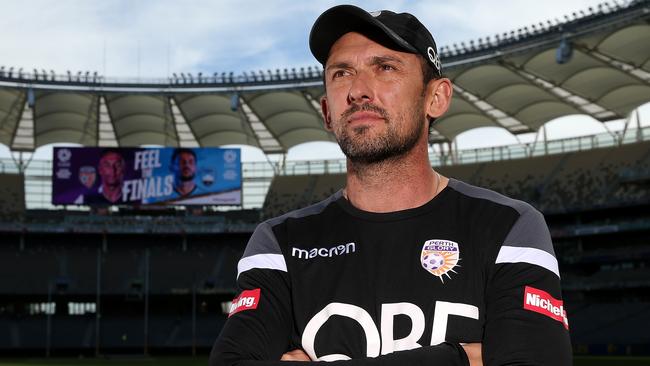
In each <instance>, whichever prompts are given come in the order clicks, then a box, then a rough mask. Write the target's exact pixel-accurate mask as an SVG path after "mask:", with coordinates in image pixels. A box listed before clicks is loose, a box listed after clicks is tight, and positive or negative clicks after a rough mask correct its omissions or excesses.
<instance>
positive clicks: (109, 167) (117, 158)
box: [84, 149, 126, 204]
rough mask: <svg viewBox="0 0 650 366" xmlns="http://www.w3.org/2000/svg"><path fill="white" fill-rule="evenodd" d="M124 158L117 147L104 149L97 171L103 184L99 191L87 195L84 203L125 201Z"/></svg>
mask: <svg viewBox="0 0 650 366" xmlns="http://www.w3.org/2000/svg"><path fill="white" fill-rule="evenodd" d="M125 168H126V165H125V163H124V158H123V157H122V155H121V154H120V152H119V151H118V150H116V149H106V150H104V151H102V153H101V155H100V158H99V164H98V165H97V171H98V172H99V176H100V178H101V181H102V183H101V185H100V186H99V188H98V189H97V192H96V193H94V194H91V195H87V196H86V197H85V199H84V203H90V204H100V203H103V204H117V203H121V202H123V197H122V186H123V185H124V169H125Z"/></svg>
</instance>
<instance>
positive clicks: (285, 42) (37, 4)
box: [0, 0, 650, 160]
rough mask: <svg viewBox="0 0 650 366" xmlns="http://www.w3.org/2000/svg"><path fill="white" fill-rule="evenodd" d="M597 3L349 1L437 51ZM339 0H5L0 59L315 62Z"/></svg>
mask: <svg viewBox="0 0 650 366" xmlns="http://www.w3.org/2000/svg"><path fill="white" fill-rule="evenodd" d="M621 1H622V0H619V2H621ZM599 2H602V0H601V1H597V0H546V1H543V2H542V1H539V0H535V1H533V0H518V1H517V0H499V1H487V0H463V1H459V0H447V1H439V0H438V1H424V0H420V1H415V0H414V1H406V0H377V1H363V2H361V1H353V2H351V3H353V4H356V5H359V6H361V7H363V8H365V9H367V10H369V11H372V10H381V9H390V10H394V11H399V12H402V11H405V12H410V13H412V14H415V15H416V16H417V17H418V18H419V19H420V20H421V21H422V23H424V25H425V26H427V28H428V29H429V30H430V31H431V33H432V34H433V35H434V38H435V39H436V42H437V44H438V47H439V48H440V47H441V46H446V45H449V46H451V45H452V44H454V43H460V42H466V43H467V41H469V40H474V39H478V38H480V37H485V36H493V35H494V34H496V33H503V32H506V31H509V30H513V29H517V28H520V27H523V26H527V25H530V24H532V23H537V22H540V21H546V20H549V19H551V20H553V19H556V18H557V19H563V17H564V15H565V14H570V13H572V12H574V11H578V10H586V9H587V8H588V7H590V6H591V7H596V6H597V4H598V3H599ZM338 4H340V2H336V1H326V0H317V1H296V0H291V1H287V0H277V1H273V0H254V1H253V0H252V1H245V0H210V1H208V0H189V1H177V0H173V1H171V0H150V1H147V0H111V1H86V0H56V1H52V0H30V1H24V0H19V1H16V0H4V1H3V2H2V7H1V9H2V13H3V24H2V32H0V55H2V57H1V58H0V65H4V66H5V67H11V66H13V67H14V68H16V69H17V68H21V67H22V68H24V69H25V70H26V71H27V72H31V70H32V69H34V68H36V69H38V70H47V71H48V72H49V71H50V70H54V71H55V72H56V73H57V74H65V73H66V72H67V70H70V71H72V72H73V73H75V72H76V71H84V72H85V71H90V72H94V71H97V72H98V73H99V74H102V75H104V76H106V77H108V78H111V77H119V78H141V79H151V78H166V77H167V76H169V75H171V74H172V73H177V74H178V73H181V72H184V73H188V72H189V73H192V74H197V73H199V72H202V73H203V74H210V75H211V74H212V73H214V72H219V73H221V72H224V71H225V72H230V71H232V72H235V73H236V74H240V73H242V72H245V71H246V72H250V71H253V70H254V71H257V70H267V69H272V70H274V69H276V68H281V69H283V68H292V67H296V68H299V67H308V66H316V65H317V62H316V60H315V59H314V58H313V57H312V55H311V53H310V52H309V47H308V34H309V31H310V29H311V26H312V24H313V22H314V20H315V19H316V18H317V17H318V15H319V14H321V13H322V12H323V11H324V10H326V9H328V8H330V7H331V6H334V5H338ZM443 63H444V60H443ZM443 67H444V64H443ZM648 109H650V108H645V109H644V113H643V116H645V115H648V118H644V119H650V113H646V110H648ZM585 118H587V117H585ZM582 123H583V122H580V123H577V124H575V123H574V124H573V125H580V128H574V129H573V130H574V132H580V133H584V132H585V131H591V129H592V128H600V130H599V131H600V132H602V131H604V129H603V127H602V125H600V124H599V123H598V122H594V121H593V120H592V121H588V120H587V121H586V122H584V126H587V125H589V126H591V127H589V128H586V127H584V126H583V124H582ZM565 124H566V123H565ZM612 126H614V124H612ZM593 131H594V132H598V131H596V130H593ZM486 134H487V136H491V135H494V139H493V138H492V137H489V138H486ZM554 134H557V136H559V137H563V136H564V135H566V133H565V132H557V133H556V132H555V130H553V131H552V132H551V134H550V135H551V137H553V136H552V135H554ZM473 135H477V137H472V136H473ZM569 135H570V133H569ZM533 138H534V136H533V137H532V138H531V140H532V139H533ZM495 139H496V140H495ZM524 139H528V137H524ZM465 140H467V141H465ZM488 141H490V142H489V143H488ZM516 142H517V140H516V139H514V137H512V136H508V135H504V132H503V131H498V130H495V131H492V130H483V132H481V131H470V132H468V133H465V134H463V135H461V136H460V138H459V144H460V145H462V146H464V147H479V146H480V145H481V144H486V143H487V144H492V145H494V144H510V143H516ZM312 145H313V146H312ZM314 146H316V147H314ZM3 148H4V147H0V156H4V154H3V153H2V152H3ZM292 150H295V151H298V152H299V153H297V155H299V156H301V157H306V158H311V157H310V151H313V152H315V153H318V154H320V155H317V156H321V157H322V156H323V153H325V155H326V157H327V156H328V155H327V154H329V153H331V154H333V155H332V157H341V156H342V155H340V150H338V148H337V147H336V146H335V145H333V144H330V145H323V144H322V143H321V144H320V145H319V144H315V145H314V144H307V145H306V146H298V147H296V148H294V149H292ZM303 150H304V151H303ZM330 150H331V151H330ZM257 153H259V151H258V152H257ZM5 154H6V152H5ZM337 154H338V155H337ZM289 155H290V157H291V156H292V151H290V154H289ZM294 155H296V154H294ZM253 156H255V158H254V159H253ZM244 158H245V159H253V160H257V159H258V158H259V159H263V156H262V155H261V154H255V151H252V150H251V152H250V153H245V154H244Z"/></svg>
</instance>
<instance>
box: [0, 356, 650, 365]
mask: <svg viewBox="0 0 650 366" xmlns="http://www.w3.org/2000/svg"><path fill="white" fill-rule="evenodd" d="M207 364H208V358H207V356H206V357H141V358H138V357H119V358H117V357H115V358H50V359H45V358H39V359H35V358H32V359H30V358H24V359H0V366H65V365H75V366H154V365H155V366H207ZM574 365H575V366H647V365H650V357H625V356H623V357H609V356H576V357H575V358H574Z"/></svg>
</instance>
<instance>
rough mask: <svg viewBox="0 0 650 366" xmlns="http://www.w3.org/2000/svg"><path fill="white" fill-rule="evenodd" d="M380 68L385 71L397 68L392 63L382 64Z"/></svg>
mask: <svg viewBox="0 0 650 366" xmlns="http://www.w3.org/2000/svg"><path fill="white" fill-rule="evenodd" d="M379 68H380V69H381V70H383V71H393V70H395V68H394V67H393V66H392V65H388V64H383V65H380V66H379Z"/></svg>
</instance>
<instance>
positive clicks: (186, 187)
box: [176, 180, 195, 195]
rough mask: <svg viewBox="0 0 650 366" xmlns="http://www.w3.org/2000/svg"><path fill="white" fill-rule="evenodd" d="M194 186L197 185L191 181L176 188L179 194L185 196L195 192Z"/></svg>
mask: <svg viewBox="0 0 650 366" xmlns="http://www.w3.org/2000/svg"><path fill="white" fill-rule="evenodd" d="M194 186H195V184H194V182H193V181H191V180H190V181H184V182H182V183H181V184H180V185H179V186H178V187H177V188H176V190H177V191H178V193H180V194H182V195H185V194H188V193H190V192H192V190H194Z"/></svg>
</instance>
